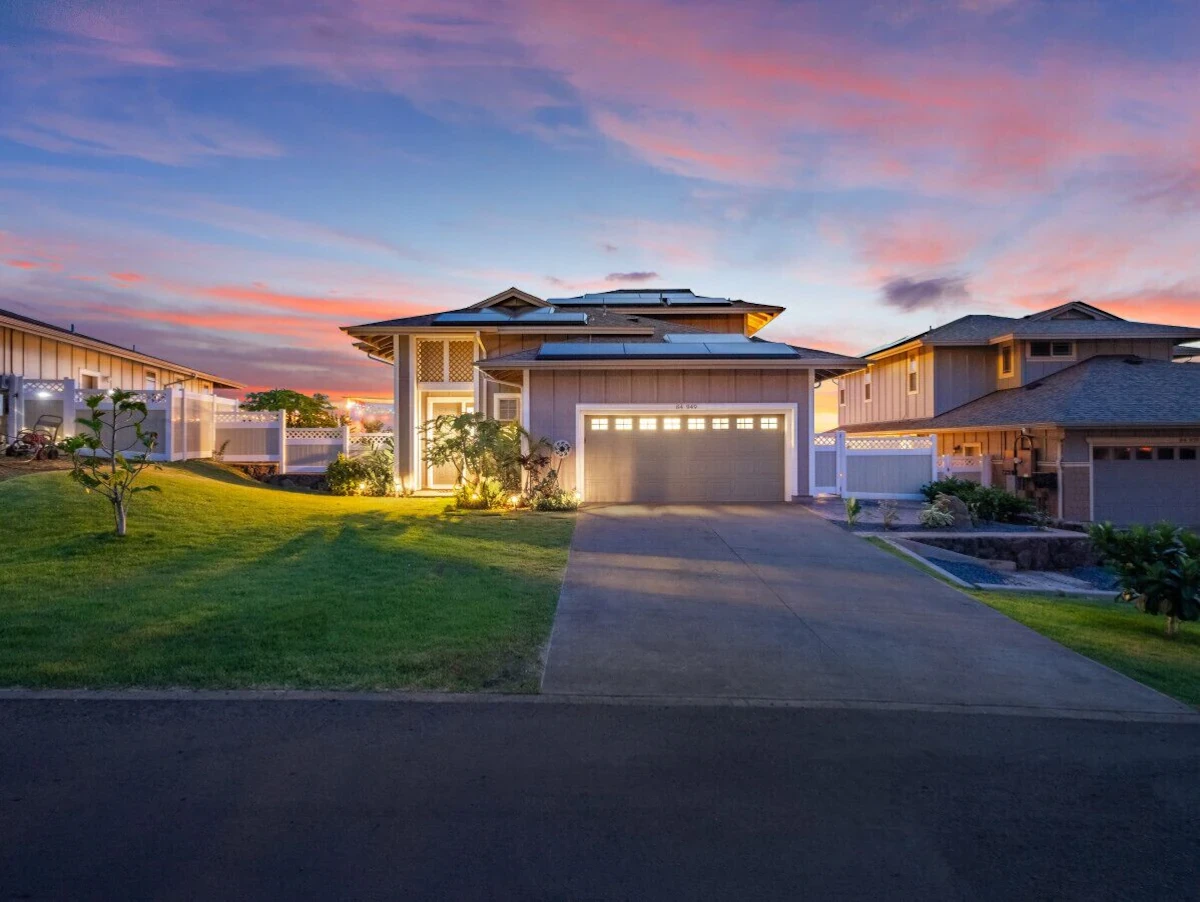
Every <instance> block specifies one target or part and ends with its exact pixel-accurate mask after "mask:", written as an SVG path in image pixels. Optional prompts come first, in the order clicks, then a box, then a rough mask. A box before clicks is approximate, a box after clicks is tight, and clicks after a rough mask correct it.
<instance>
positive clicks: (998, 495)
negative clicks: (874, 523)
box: [921, 476, 1037, 523]
mask: <svg viewBox="0 0 1200 902" xmlns="http://www.w3.org/2000/svg"><path fill="white" fill-rule="evenodd" d="M921 494H922V495H924V496H925V500H926V501H930V502H933V501H936V500H937V496H938V495H953V496H954V497H955V498H961V499H962V500H963V502H964V503H966V505H967V507H968V508H969V509H970V511H971V516H973V517H975V518H976V519H978V520H992V521H994V522H996V523H1009V522H1011V521H1013V520H1015V519H1016V518H1017V517H1018V516H1021V515H1025V514H1032V513H1033V512H1034V511H1036V510H1037V505H1036V504H1034V503H1033V502H1032V501H1030V500H1029V499H1028V498H1021V497H1020V496H1018V495H1014V494H1013V493H1012V492H1006V491H1004V489H1001V488H997V487H996V486H983V485H980V484H979V483H977V482H971V481H969V480H966V479H958V478H957V477H954V476H951V477H950V478H949V479H939V480H937V481H935V482H928V483H926V484H925V485H923V486H921Z"/></svg>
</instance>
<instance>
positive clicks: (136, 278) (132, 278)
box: [109, 272, 146, 285]
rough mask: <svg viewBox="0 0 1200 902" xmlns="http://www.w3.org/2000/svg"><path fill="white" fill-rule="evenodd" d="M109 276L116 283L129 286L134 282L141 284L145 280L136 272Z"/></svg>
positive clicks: (115, 273)
mask: <svg viewBox="0 0 1200 902" xmlns="http://www.w3.org/2000/svg"><path fill="white" fill-rule="evenodd" d="M109 276H110V277H111V278H113V279H116V280H117V281H118V282H125V283H126V284H130V285H131V284H133V283H135V282H142V281H144V280H145V278H146V277H145V276H143V275H142V274H141V273H136V272H110V273H109Z"/></svg>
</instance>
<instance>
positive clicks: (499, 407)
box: [492, 395, 521, 423]
mask: <svg viewBox="0 0 1200 902" xmlns="http://www.w3.org/2000/svg"><path fill="white" fill-rule="evenodd" d="M492 404H493V408H492V415H493V417H494V418H495V419H497V420H499V421H500V422H501V423H517V422H519V421H520V419H521V396H520V395H496V397H495V398H493V399H492Z"/></svg>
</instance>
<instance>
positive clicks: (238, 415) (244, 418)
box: [213, 410, 279, 423]
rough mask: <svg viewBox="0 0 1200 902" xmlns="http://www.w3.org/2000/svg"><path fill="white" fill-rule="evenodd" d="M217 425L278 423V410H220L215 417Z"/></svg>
mask: <svg viewBox="0 0 1200 902" xmlns="http://www.w3.org/2000/svg"><path fill="white" fill-rule="evenodd" d="M213 419H214V420H215V421H216V422H217V423H278V422H279V411H277V410H219V411H217V412H216V413H215V414H214V415H213Z"/></svg>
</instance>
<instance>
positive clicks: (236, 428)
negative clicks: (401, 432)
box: [216, 410, 392, 473]
mask: <svg viewBox="0 0 1200 902" xmlns="http://www.w3.org/2000/svg"><path fill="white" fill-rule="evenodd" d="M391 438H392V434H391V433H390V432H358V433H355V432H351V431H350V427H349V426H333V427H329V428H304V427H297V426H288V425H287V420H286V414H285V412H284V411H281V410H235V411H229V412H226V413H222V414H220V415H219V416H218V417H217V430H216V443H217V444H216V448H217V451H218V452H219V453H220V454H221V457H222V459H223V460H225V461H227V462H228V463H234V464H244V463H262V464H275V465H276V467H277V468H278V471H279V472H280V473H324V472H325V470H326V469H327V468H328V467H329V465H330V464H331V463H333V462H334V460H336V459H337V456H338V455H339V454H345V455H346V456H347V457H357V456H358V455H360V454H366V453H367V452H369V451H376V450H378V449H380V448H382V447H384V446H385V445H386V444H387V443H388V442H389V441H391Z"/></svg>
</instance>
